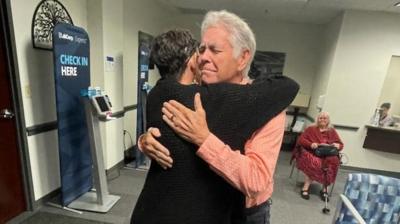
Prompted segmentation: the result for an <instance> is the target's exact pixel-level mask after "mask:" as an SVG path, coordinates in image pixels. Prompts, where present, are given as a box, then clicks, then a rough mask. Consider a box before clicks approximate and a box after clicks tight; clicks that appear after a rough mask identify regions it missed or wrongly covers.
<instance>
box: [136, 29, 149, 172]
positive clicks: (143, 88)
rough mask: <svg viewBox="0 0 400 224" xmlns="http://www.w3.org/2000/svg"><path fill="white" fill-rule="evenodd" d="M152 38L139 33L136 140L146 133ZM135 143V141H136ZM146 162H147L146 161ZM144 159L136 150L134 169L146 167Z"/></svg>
mask: <svg viewBox="0 0 400 224" xmlns="http://www.w3.org/2000/svg"><path fill="white" fill-rule="evenodd" d="M152 39H153V37H152V36H151V35H149V34H146V33H144V32H141V31H139V49H138V58H139V64H138V73H139V74H138V89H137V97H138V98H137V114H136V119H137V120H136V140H137V138H139V136H140V135H141V134H143V133H144V132H145V131H146V99H147V86H148V83H147V81H148V79H149V62H150V45H151V41H152ZM136 142H137V141H136ZM147 162H148V161H147ZM146 165H148V164H146V157H145V155H144V154H143V153H142V152H141V151H140V150H136V164H135V167H136V168H141V167H142V166H146Z"/></svg>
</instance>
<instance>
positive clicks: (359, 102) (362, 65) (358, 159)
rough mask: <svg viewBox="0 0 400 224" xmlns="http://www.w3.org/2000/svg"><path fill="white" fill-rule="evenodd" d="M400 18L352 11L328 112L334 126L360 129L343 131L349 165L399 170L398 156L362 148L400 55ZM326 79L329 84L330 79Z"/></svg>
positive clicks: (335, 68)
mask: <svg viewBox="0 0 400 224" xmlns="http://www.w3.org/2000/svg"><path fill="white" fill-rule="evenodd" d="M399 21H400V16H399V15H395V14H389V13H378V12H360V11H348V12H346V13H345V14H344V17H343V22H342V25H341V29H340V34H339V38H338V42H337V47H336V49H335V53H334V57H333V59H332V62H331V63H332V65H331V69H330V71H327V72H328V73H329V75H328V76H327V77H328V79H329V80H328V85H327V89H326V99H325V105H324V110H326V111H328V112H330V114H331V119H332V121H333V123H334V124H340V125H346V126H355V127H359V129H358V130H357V131H345V130H339V134H340V136H341V138H342V140H343V141H344V144H345V151H344V152H345V153H346V154H347V155H348V157H349V163H348V164H347V165H349V166H355V167H361V168H369V169H377V170H387V171H393V172H398V171H399V170H400V163H399V162H398V161H399V160H400V155H399V154H390V153H382V152H378V151H373V150H368V149H364V148H363V147H362V145H363V143H364V139H365V135H366V129H365V126H364V125H365V124H367V123H368V122H369V119H370V118H371V116H372V114H373V111H374V108H375V107H376V106H377V105H378V103H379V102H378V101H379V97H380V95H381V91H382V87H383V83H384V80H385V77H386V74H387V69H388V66H389V62H390V59H391V57H392V55H399V51H400V44H399V43H398V41H397V40H399V39H400V27H399V26H398V23H399ZM325 81H326V80H325Z"/></svg>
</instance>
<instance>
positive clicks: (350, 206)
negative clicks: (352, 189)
mask: <svg viewBox="0 0 400 224" xmlns="http://www.w3.org/2000/svg"><path fill="white" fill-rule="evenodd" d="M340 199H341V200H342V201H343V204H344V205H345V206H346V207H347V208H348V209H349V211H350V212H351V214H352V215H353V217H354V218H355V219H356V220H357V222H358V223H360V224H366V222H365V221H364V219H363V218H362V217H361V215H360V213H358V211H357V209H356V208H355V207H354V205H353V204H352V203H351V201H350V200H349V199H348V198H347V197H346V196H345V195H344V194H340Z"/></svg>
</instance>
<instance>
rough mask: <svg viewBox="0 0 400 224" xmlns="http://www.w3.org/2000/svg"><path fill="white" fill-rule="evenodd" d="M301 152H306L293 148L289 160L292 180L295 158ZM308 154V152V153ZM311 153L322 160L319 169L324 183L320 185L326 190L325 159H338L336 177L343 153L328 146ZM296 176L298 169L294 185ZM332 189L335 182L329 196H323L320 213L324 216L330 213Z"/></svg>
mask: <svg viewBox="0 0 400 224" xmlns="http://www.w3.org/2000/svg"><path fill="white" fill-rule="evenodd" d="M302 150H306V149H304V148H302V147H301V146H296V147H295V148H294V152H293V154H292V158H291V160H290V164H291V165H292V168H291V171H290V175H289V178H292V176H293V172H294V168H295V166H297V164H296V163H297V160H296V159H297V156H299V153H302ZM308 152H310V151H308ZM311 153H312V154H313V155H314V156H316V157H318V158H320V159H321V160H322V163H321V169H322V172H323V174H324V178H325V181H324V183H322V184H323V189H327V188H328V186H327V185H326V182H327V172H328V166H327V164H326V163H325V159H327V158H329V157H338V159H339V167H338V171H337V172H336V176H337V173H338V172H339V168H340V165H342V164H343V162H342V157H343V155H344V154H343V153H339V151H338V150H337V149H336V148H335V147H333V146H330V145H320V146H319V147H318V148H317V149H315V150H314V151H313V152H311ZM298 176H299V169H297V174H296V183H297V182H298ZM336 176H335V179H336ZM334 187H335V182H333V183H332V186H331V187H330V191H329V194H328V193H326V195H324V199H325V206H324V208H323V209H322V212H323V213H324V214H328V213H329V212H330V209H329V208H328V201H329V197H331V196H332V192H333V189H334Z"/></svg>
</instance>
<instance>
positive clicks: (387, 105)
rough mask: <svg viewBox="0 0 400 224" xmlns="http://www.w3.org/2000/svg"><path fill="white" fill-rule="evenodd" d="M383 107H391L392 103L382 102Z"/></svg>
mask: <svg viewBox="0 0 400 224" xmlns="http://www.w3.org/2000/svg"><path fill="white" fill-rule="evenodd" d="M381 108H386V109H388V110H389V109H390V103H382V105H381Z"/></svg>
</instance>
